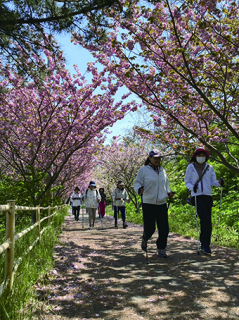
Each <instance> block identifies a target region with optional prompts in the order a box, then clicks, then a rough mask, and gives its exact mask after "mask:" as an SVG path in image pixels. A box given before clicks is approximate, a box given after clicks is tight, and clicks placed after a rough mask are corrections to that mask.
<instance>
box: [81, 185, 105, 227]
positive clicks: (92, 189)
mask: <svg viewBox="0 0 239 320" xmlns="http://www.w3.org/2000/svg"><path fill="white" fill-rule="evenodd" d="M100 200H101V198H100V194H99V192H98V190H97V189H96V184H95V182H94V181H90V183H89V187H88V188H87V189H86V191H85V192H84V195H83V201H85V206H86V210H87V212H88V214H89V229H92V228H94V225H95V216H96V209H97V208H98V203H99V202H100Z"/></svg>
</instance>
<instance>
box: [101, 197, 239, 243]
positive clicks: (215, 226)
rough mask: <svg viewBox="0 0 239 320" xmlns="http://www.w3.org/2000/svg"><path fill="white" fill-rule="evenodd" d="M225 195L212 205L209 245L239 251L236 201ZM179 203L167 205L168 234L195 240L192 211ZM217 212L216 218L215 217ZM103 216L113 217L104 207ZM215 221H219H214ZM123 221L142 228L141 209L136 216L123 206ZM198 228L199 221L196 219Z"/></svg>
mask: <svg viewBox="0 0 239 320" xmlns="http://www.w3.org/2000/svg"><path fill="white" fill-rule="evenodd" d="M234 196H235V195H234V194H232V193H231V194H230V196H228V195H225V197H222V200H221V209H220V198H218V199H217V200H216V201H214V204H213V208H212V238H211V240H212V244H216V245H219V246H225V247H230V248H235V249H239V211H238V208H239V201H237V200H236V199H235V197H234ZM185 202H186V201H181V200H180V199H178V198H177V197H175V199H174V200H172V201H171V203H170V206H169V211H168V212H169V229H170V232H173V233H177V234H180V235H182V236H186V237H190V238H194V239H197V229H196V215H195V207H192V206H190V205H188V204H187V203H185ZM219 209H220V214H219ZM106 214H108V215H111V216H114V212H113V209H112V207H111V206H107V207H106ZM218 218H219V219H218ZM126 219H127V221H129V222H133V223H136V224H139V225H142V224H143V215H142V208H140V213H139V214H138V213H136V209H135V207H134V206H133V204H132V203H130V204H127V205H126ZM198 224H200V220H199V218H198Z"/></svg>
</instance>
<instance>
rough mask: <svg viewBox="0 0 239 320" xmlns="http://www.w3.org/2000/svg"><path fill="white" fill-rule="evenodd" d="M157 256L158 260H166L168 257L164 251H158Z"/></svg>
mask: <svg viewBox="0 0 239 320" xmlns="http://www.w3.org/2000/svg"><path fill="white" fill-rule="evenodd" d="M158 256H159V257H160V258H167V257H168V256H167V253H166V251H165V249H158Z"/></svg>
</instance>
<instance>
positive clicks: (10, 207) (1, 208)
mask: <svg viewBox="0 0 239 320" xmlns="http://www.w3.org/2000/svg"><path fill="white" fill-rule="evenodd" d="M65 206H66V205H62V206H55V207H40V206H37V207H23V206H16V205H15V200H9V201H8V203H7V204H6V205H0V213H2V212H6V241H5V242H4V243H2V244H1V245H0V254H2V253H3V252H5V269H4V281H3V282H2V283H1V285H0V296H1V295H2V294H3V292H4V290H5V289H6V290H8V291H11V290H12V287H13V281H14V275H15V273H16V271H17V268H18V267H19V265H20V264H21V262H22V260H23V258H24V256H26V255H27V254H28V253H29V252H30V251H31V250H32V248H33V247H34V245H35V244H36V243H37V242H38V241H40V238H41V235H42V233H43V232H44V231H45V230H46V229H47V228H48V227H49V225H50V224H51V217H53V216H54V215H55V214H56V213H57V211H58V209H59V208H62V207H65ZM29 210H30V211H36V223H35V224H33V225H32V226H31V227H29V228H27V229H25V230H23V231H21V232H19V233H18V234H15V214H16V211H29ZM41 210H48V215H47V217H44V218H43V219H40V212H41ZM46 219H48V226H47V227H45V228H44V229H42V230H41V222H43V221H44V220H46ZM34 228H36V229H37V238H36V240H35V241H34V242H33V243H32V244H31V246H29V247H28V248H27V249H26V250H25V251H24V253H23V255H22V257H20V258H19V259H18V260H16V261H14V248H15V242H16V241H17V240H19V239H20V238H22V237H23V236H24V235H26V234H27V233H28V232H29V231H31V230H32V229H34Z"/></svg>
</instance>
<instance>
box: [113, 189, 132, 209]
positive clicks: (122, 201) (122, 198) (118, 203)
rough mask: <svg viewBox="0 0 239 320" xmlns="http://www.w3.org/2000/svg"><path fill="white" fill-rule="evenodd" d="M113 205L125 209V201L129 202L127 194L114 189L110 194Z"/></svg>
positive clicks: (124, 191)
mask: <svg viewBox="0 0 239 320" xmlns="http://www.w3.org/2000/svg"><path fill="white" fill-rule="evenodd" d="M115 198H120V200H115ZM112 199H113V203H114V205H115V206H117V207H125V201H128V200H129V196H128V192H127V191H126V190H125V189H123V190H120V189H119V188H115V190H114V191H113V193H112Z"/></svg>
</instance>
